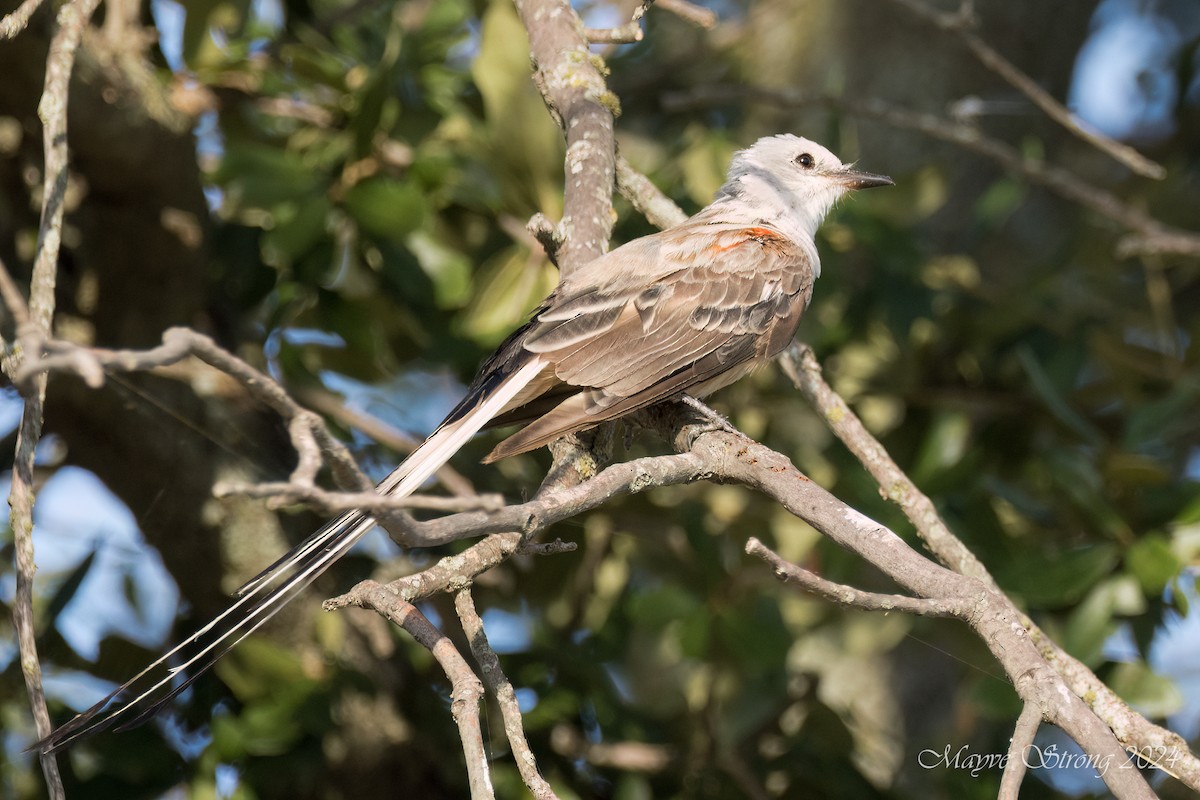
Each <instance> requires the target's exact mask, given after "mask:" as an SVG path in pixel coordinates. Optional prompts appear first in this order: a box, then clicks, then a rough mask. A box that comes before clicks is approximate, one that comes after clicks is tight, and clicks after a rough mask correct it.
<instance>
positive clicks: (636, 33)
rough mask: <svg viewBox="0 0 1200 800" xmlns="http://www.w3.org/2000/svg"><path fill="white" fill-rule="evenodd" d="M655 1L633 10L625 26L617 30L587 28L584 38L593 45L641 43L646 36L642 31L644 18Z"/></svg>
mask: <svg viewBox="0 0 1200 800" xmlns="http://www.w3.org/2000/svg"><path fill="white" fill-rule="evenodd" d="M653 2H654V0H642V2H640V3H638V6H637V8H635V9H634V10H633V16H632V17H631V18H630V20H629V21H628V22H626V23H625V24H624V25H620V26H618V27H616V28H585V29H584V31H583V35H584V37H585V38H586V39H587V40H588V41H589V42H591V43H592V44H632V43H633V42H640V41H641V40H642V38H643V37H644V36H645V35H646V34H645V32H644V31H643V30H642V17H644V16H645V15H646V10H647V9H648V8H650V6H651V4H652V3H653Z"/></svg>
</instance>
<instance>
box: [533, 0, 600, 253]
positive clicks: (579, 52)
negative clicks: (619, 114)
mask: <svg viewBox="0 0 1200 800" xmlns="http://www.w3.org/2000/svg"><path fill="white" fill-rule="evenodd" d="M517 11H518V13H519V14H520V15H521V21H522V22H523V23H524V25H525V30H526V31H528V32H529V49H530V55H532V57H533V68H534V83H536V84H537V87H538V89H540V90H541V92H542V97H543V98H544V99H545V101H546V106H547V108H549V109H550V115H551V116H552V117H554V119H555V120H556V121H557V122H558V124H559V125H561V126H562V128H563V130H564V131H565V132H566V135H567V158H566V164H565V174H566V184H565V191H564V198H563V218H562V222H561V223H560V224H559V231H560V232H561V233H560V238H561V241H562V245H561V247H560V248H559V253H558V263H559V267H560V268H561V270H562V273H563V275H569V274H570V273H571V272H572V271H574V270H575V269H577V268H578V267H580V266H582V265H583V264H586V263H587V262H589V261H591V260H592V259H594V258H596V257H597V256H599V255H602V254H603V253H604V251H605V250H607V249H608V240H609V239H610V238H611V237H612V226H613V211H612V190H613V171H614V166H613V161H614V158H615V153H616V141H615V139H614V137H613V115H614V113H615V111H616V108H617V99H616V96H615V95H614V94H613V93H612V92H610V91H609V90H608V86H607V85H606V84H605V82H604V75H605V74H606V73H607V68H606V67H605V66H604V62H603V61H602V60H601V59H600V57H599V56H596V55H593V54H592V53H591V52H590V51H589V49H588V42H587V38H586V37H585V35H584V30H583V23H582V22H581V21H580V19H579V15H577V14H576V13H575V11H574V10H573V9H572V8H571V6H570V4H569V3H567V2H566V0H517Z"/></svg>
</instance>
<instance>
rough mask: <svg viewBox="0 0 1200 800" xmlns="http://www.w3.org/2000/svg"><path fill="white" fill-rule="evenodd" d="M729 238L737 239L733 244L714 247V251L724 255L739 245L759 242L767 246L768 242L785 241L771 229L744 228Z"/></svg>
mask: <svg viewBox="0 0 1200 800" xmlns="http://www.w3.org/2000/svg"><path fill="white" fill-rule="evenodd" d="M729 236H730V237H731V238H732V237H736V238H734V240H733V242H731V243H730V244H715V245H713V248H712V249H713V250H714V251H716V252H718V253H724V252H725V251H726V250H732V249H733V248H735V247H737V246H738V245H742V244H745V243H746V242H750V241H754V242H758V243H759V244H767V243H768V242H778V241H780V240H782V239H783V237H782V236H780V235H779V234H778V233H776V232H775V231H773V230H771V229H770V228H759V227H754V228H744V229H743V230H740V231H737V232H736V233H731V234H729ZM723 238H724V237H723Z"/></svg>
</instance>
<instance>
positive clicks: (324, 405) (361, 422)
mask: <svg viewBox="0 0 1200 800" xmlns="http://www.w3.org/2000/svg"><path fill="white" fill-rule="evenodd" d="M299 395H300V399H301V400H302V401H304V403H305V405H308V406H310V407H312V408H314V409H316V410H317V411H319V412H321V413H322V414H324V415H325V416H327V417H332V418H333V419H334V420H336V421H337V422H338V423H340V424H342V425H345V426H346V427H349V428H355V429H356V430H358V431H361V432H362V433H364V434H366V435H367V436H369V437H370V438H371V439H372V440H374V441H376V442H378V443H379V444H381V445H383V446H384V447H387V448H390V449H392V450H395V451H396V452H398V453H402V454H404V455H408V454H409V453H411V452H412V451H413V450H416V449H417V446H418V445H420V444H421V442H420V441H418V440H417V439H414V438H413V437H411V436H409V435H408V434H407V433H405V432H404V431H402V430H400V429H399V428H395V427H392V426H391V425H389V424H387V423H386V422H384V421H383V420H381V419H379V418H378V417H374V416H372V415H370V414H367V413H364V412H362V411H358V410H356V409H354V408H351V407H350V406H347V405H346V404H345V402H344V401H343V400H341V399H340V398H339V397H337V396H336V395H334V394H333V393H332V392H329V391H325V390H318V389H305V390H302V391H300V392H299ZM436 474H437V479H438V481H439V482H440V483H441V484H442V486H444V487H445V488H446V491H448V492H450V494H452V495H455V496H456V497H470V496H472V495H474V494H475V493H476V492H475V487H474V486H472V485H471V481H469V480H468V479H467V478H466V477H465V476H464V475H463V474H462V473H461V472H459V471H458V470H456V469H454V467H451V466H450V465H449V464H446V465H443V466H442V467H441V468H440V469H439V470H438V471H437V473H436Z"/></svg>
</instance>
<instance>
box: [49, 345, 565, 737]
mask: <svg viewBox="0 0 1200 800" xmlns="http://www.w3.org/2000/svg"><path fill="white" fill-rule="evenodd" d="M542 366H543V365H542V363H541V361H540V359H537V358H534V359H532V360H531V361H530V362H529V363H527V364H525V365H524V366H522V367H521V369H519V370H517V371H516V372H515V373H513V374H512V375H510V376H509V377H508V378H506V379H505V380H504V381H502V382H501V383H500V385H499V386H497V387H496V388H495V389H494V390H493V391H492V392H491V393H490V394H488V395H487V396H486V397H485V398H484V399H483V401H482V402H481V403H479V405H477V406H476V407H475V408H473V409H471V411H469V412H468V413H467V414H466V415H465V416H463V417H461V418H459V419H457V420H454V421H453V422H450V423H447V424H444V425H443V426H442V427H440V428H439V429H438V430H437V431H435V432H434V433H433V435H431V436H430V437H429V438H428V439H426V440H425V441H424V442H423V443H422V444H421V446H420V447H418V448H417V449H416V450H414V451H413V452H412V453H411V454H410V455H409V457H408V458H406V459H405V460H404V461H403V462H402V463H401V464H400V465H399V466H398V467H396V469H395V470H393V471H392V473H391V474H390V475H388V476H387V478H385V479H384V480H383V481H382V482H381V483H380V485H379V488H378V490H379V491H380V493H382V494H387V495H389V496H391V497H407V496H408V495H410V494H412V493H413V492H415V491H416V490H417V489H419V488H420V487H421V485H422V484H423V483H424V482H425V481H426V480H427V479H428V478H429V477H430V476H431V475H433V474H434V473H435V472H437V470H438V469H440V468H441V467H442V465H443V464H445V463H446V462H447V461H449V460H450V458H451V457H453V456H454V454H455V453H457V452H458V450H459V449H460V448H461V447H462V446H463V445H464V444H466V443H467V441H469V440H470V439H471V437H472V436H474V435H475V434H476V433H478V432H479V430H480V429H481V428H483V426H484V425H486V424H487V423H488V422H489V421H490V420H491V419H492V418H493V417H494V416H496V415H497V414H499V413H500V412H501V411H503V410H504V407H505V406H506V405H507V404H508V403H509V402H510V401H511V400H512V399H513V398H514V397H516V396H517V394H518V393H520V391H521V390H522V389H524V388H525V386H526V385H528V383H529V382H530V381H531V380H532V379H533V378H534V376H536V375H537V374H538V372H540V371H541V370H542ZM374 526H375V520H374V519H372V518H371V517H370V516H368V515H366V514H363V513H362V512H359V511H351V512H349V513H347V514H344V515H342V516H341V517H339V518H338V519H336V520H333V521H332V522H330V523H329V524H328V525H326V526H325V527H323V528H322V529H321V530H319V531H317V532H316V533H314V534H313V535H312V536H310V537H308V538H307V539H305V540H304V541H303V542H301V543H300V544H299V545H297V546H296V547H295V548H293V549H292V550H291V551H290V552H288V553H287V555H285V556H284V557H283V558H281V559H280V560H279V561H277V562H276V563H275V564H273V565H272V566H271V567H269V568H268V569H267V570H266V571H265V572H263V573H262V574H261V575H259V576H258V577H256V578H254V579H253V580H251V581H250V582H249V583H247V584H246V585H245V586H244V587H242V589H241V590H240V592H239V594H240V597H239V598H238V600H237V601H236V602H235V603H234V604H233V605H231V606H230V607H229V608H227V609H226V610H225V611H224V612H222V613H221V614H220V615H219V616H217V617H216V618H215V619H213V620H212V621H210V622H209V623H208V624H207V625H205V626H204V627H203V628H201V629H200V630H198V631H196V632H195V633H194V634H192V635H191V636H190V637H188V638H187V640H185V641H184V642H182V643H181V644H179V645H178V646H177V647H175V648H174V649H173V650H171V651H170V652H169V653H167V654H166V655H164V656H162V657H161V658H159V659H158V660H157V661H155V662H154V663H153V664H151V665H150V666H148V667H146V669H144V670H142V671H141V672H140V673H138V674H137V675H136V676H134V678H133V679H131V680H130V681H128V682H127V683H125V684H124V685H123V686H121V687H120V688H119V689H117V690H116V691H114V692H112V693H111V694H109V695H108V696H107V697H105V698H104V699H103V700H101V701H100V702H99V703H97V704H96V705H95V706H93V707H92V708H90V709H88V710H87V711H85V712H83V713H81V714H79V715H78V716H76V717H75V718H74V719H72V720H71V721H70V722H68V723H66V724H65V725H63V726H62V727H60V728H59V729H58V730H57V731H55V732H54V733H52V734H51V735H50V736H49V737H47V738H46V739H45V740H44V741H43V742H41V743H40V744H39V747H40V749H41V750H42V751H43V752H46V753H49V752H54V751H55V750H58V749H61V748H62V747H64V746H66V745H68V744H70V743H71V742H73V741H74V740H76V739H78V738H80V737H82V736H86V735H88V734H90V733H94V732H96V731H99V730H103V729H105V728H108V727H110V726H112V725H114V724H119V726H120V727H130V726H133V725H136V724H138V723H139V722H142V721H144V720H145V719H146V718H148V717H149V716H150V715H151V714H153V713H154V711H156V710H157V709H158V708H159V707H160V706H161V705H162V704H163V703H165V702H167V701H168V700H170V699H171V698H172V697H174V696H175V695H177V694H178V693H179V692H181V691H183V689H184V688H186V687H187V686H188V685H189V684H190V683H191V682H192V681H193V680H195V679H196V677H198V676H199V675H200V674H201V673H203V672H204V670H206V669H208V667H210V666H212V664H213V663H214V662H215V661H216V660H217V659H219V658H220V657H221V656H222V655H224V654H225V653H226V652H228V651H229V649H230V648H232V647H234V646H236V645H237V644H238V643H239V642H240V641H242V640H243V639H244V638H246V637H247V636H249V635H250V634H251V633H253V632H254V631H256V630H258V629H259V628H260V627H262V626H263V624H265V623H266V622H267V620H269V619H270V618H271V617H273V616H275V614H276V613H278V612H279V610H280V609H282V608H283V607H284V606H285V605H287V603H288V602H289V601H291V600H292V599H293V598H294V597H295V596H296V595H297V594H299V593H300V592H301V591H302V590H303V589H304V588H305V587H307V586H308V585H309V584H310V583H312V582H313V581H314V580H316V578H317V577H318V576H320V575H321V574H322V573H323V572H324V571H325V570H326V569H328V568H329V566H330V565H332V564H333V563H334V562H335V561H337V560H338V559H339V558H341V557H342V556H343V555H345V553H346V552H347V551H348V550H349V549H350V548H351V547H353V546H354V544H355V543H356V542H357V541H358V540H359V539H360V538H361V537H362V536H363V534H365V533H366V532H367V531H369V530H371V528H373V527H374ZM180 658H182V659H183V660H182V661H179V660H178V659H180ZM172 662H175V663H172ZM156 674H158V675H160V676H161V677H157V678H156V677H155V675H156ZM181 675H182V676H186V678H185V679H184V680H183V682H182V683H176V680H177V679H178V678H179V677H180V676H181ZM130 692H133V693H135V696H134V697H132V698H128V699H125V698H123V697H122V695H127V694H128V693H130ZM114 701H116V702H118V703H119V705H115V706H114V705H113V704H114ZM110 706H111V708H110ZM127 717H128V719H126V718H127Z"/></svg>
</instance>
